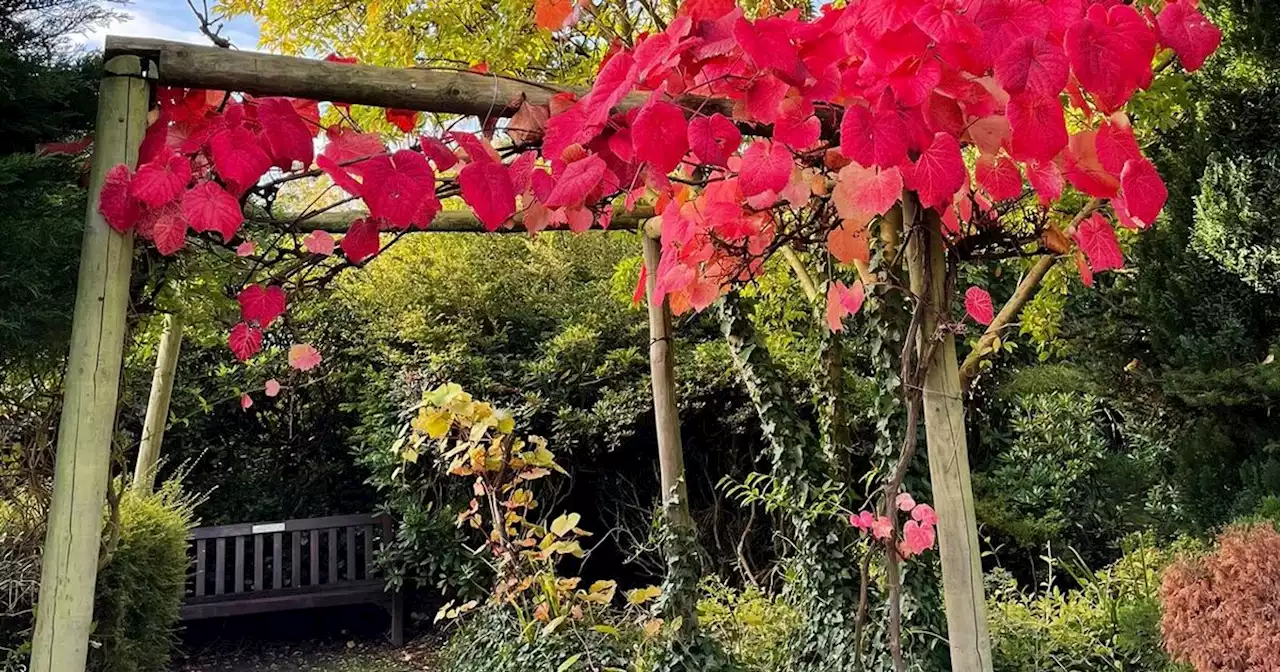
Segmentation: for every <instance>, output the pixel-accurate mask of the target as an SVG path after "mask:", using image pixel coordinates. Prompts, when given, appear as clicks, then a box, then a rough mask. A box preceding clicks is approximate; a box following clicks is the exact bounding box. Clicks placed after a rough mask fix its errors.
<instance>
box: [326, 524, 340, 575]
mask: <svg viewBox="0 0 1280 672" xmlns="http://www.w3.org/2000/svg"><path fill="white" fill-rule="evenodd" d="M328 579H329V580H328V583H337V582H338V531H337V530H336V529H330V530H329V575H328Z"/></svg>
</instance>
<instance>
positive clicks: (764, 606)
mask: <svg viewBox="0 0 1280 672" xmlns="http://www.w3.org/2000/svg"><path fill="white" fill-rule="evenodd" d="M702 590H703V598H702V599H700V600H698V627H699V628H700V629H701V630H702V632H703V633H705V634H706V635H707V636H709V637H710V638H711V639H713V640H715V642H716V643H718V644H719V645H720V646H721V648H723V649H724V651H725V653H728V654H729V656H730V657H731V658H732V659H733V660H734V661H735V662H736V663H737V664H738V665H739V666H740V667H741V669H742V670H743V672H783V671H784V670H788V669H790V664H791V657H790V654H789V644H790V641H791V639H792V637H793V636H794V635H795V633H796V629H797V628H798V627H799V625H800V615H799V614H798V613H796V610H795V609H794V608H793V607H792V606H791V605H790V604H788V603H787V602H786V601H785V600H783V599H782V598H781V597H776V596H770V595H768V594H766V593H765V592H763V591H761V590H760V589H759V588H754V587H748V588H744V589H743V590H735V589H733V588H731V587H729V586H728V585H726V584H725V583H724V581H723V580H721V579H719V578H717V577H709V578H706V579H704V580H703V582H702Z"/></svg>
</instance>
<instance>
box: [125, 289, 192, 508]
mask: <svg viewBox="0 0 1280 672" xmlns="http://www.w3.org/2000/svg"><path fill="white" fill-rule="evenodd" d="M181 349H182V316H181V315H178V314H175V313H169V314H167V315H165V316H164V331H162V332H160V348H159V351H158V352H157V353H156V368H155V372H154V373H152V375H151V397H150V398H149V399H148V400H147V417H146V420H144V421H143V423H142V443H141V444H139V446H138V461H137V463H136V464H135V465H134V468H133V490H134V492H137V493H139V494H149V493H150V492H151V491H152V489H154V488H155V484H156V465H157V463H158V462H159V461H160V443H161V442H162V441H164V429H165V426H166V425H167V424H168V423H169V399H170V397H171V396H172V395H173V378H174V373H175V372H176V371H177V369H178V351H180V350H181Z"/></svg>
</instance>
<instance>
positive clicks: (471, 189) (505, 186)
mask: <svg viewBox="0 0 1280 672" xmlns="http://www.w3.org/2000/svg"><path fill="white" fill-rule="evenodd" d="M458 187H459V189H460V190H461V192H462V200H464V201H466V202H467V205H470V206H471V209H472V210H474V211H475V213H476V217H477V218H478V219H479V220H480V223H481V224H484V228H485V229H486V230H488V231H497V230H498V227H500V226H502V225H503V223H505V222H506V221H507V220H508V219H509V218H510V217H511V215H513V214H515V212H516V193H515V186H514V185H513V184H511V175H510V174H509V173H508V172H507V167H506V166H504V165H502V164H501V163H498V162H496V161H482V162H479V163H469V164H467V165H466V166H465V167H464V168H463V169H462V170H460V171H458Z"/></svg>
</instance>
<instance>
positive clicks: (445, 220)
mask: <svg viewBox="0 0 1280 672" xmlns="http://www.w3.org/2000/svg"><path fill="white" fill-rule="evenodd" d="M368 216H369V213H368V212H366V211H364V210H330V211H328V212H322V213H320V214H317V215H315V216H311V217H305V218H303V219H295V218H291V217H276V218H272V217H266V216H254V215H251V216H250V217H249V221H250V222H254V223H257V224H267V225H271V226H278V227H281V228H285V229H291V230H294V231H301V232H310V231H328V232H329V233H346V231H347V228H348V227H350V226H351V223H352V222H354V221H356V220H357V219H363V218H365V217H368ZM653 216H654V213H653V209H652V208H649V207H644V206H640V207H637V208H636V209H635V210H634V211H632V212H619V213H616V214H614V216H613V219H612V220H610V222H609V228H608V229H607V230H606V229H599V228H593V229H591V231H595V232H603V231H635V230H636V229H639V228H640V227H641V226H643V225H644V222H645V221H646V220H648V219H651V218H652V217H653ZM520 219H521V218H520V217H519V216H517V217H516V218H515V226H513V227H511V228H509V229H498V230H497V231H489V230H487V229H485V228H484V226H483V225H482V224H480V220H478V219H476V216H475V215H473V214H471V213H470V212H465V211H462V210H447V211H445V212H441V213H440V214H438V215H436V218H435V219H433V220H432V221H431V226H429V227H427V228H426V229H422V230H416V229H415V230H413V231H412V233H525V232H526V230H525V228H524V225H523V224H522V223H521V221H520ZM565 230H566V229H548V230H547V231H548V232H555V231H565Z"/></svg>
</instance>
